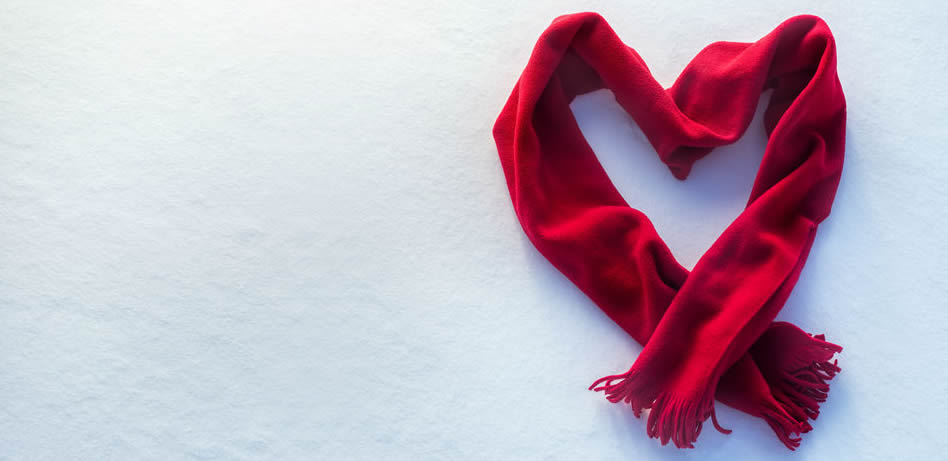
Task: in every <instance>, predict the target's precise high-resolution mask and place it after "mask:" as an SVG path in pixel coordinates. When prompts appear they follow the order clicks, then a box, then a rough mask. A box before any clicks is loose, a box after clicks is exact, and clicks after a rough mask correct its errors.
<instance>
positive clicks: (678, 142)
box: [493, 13, 846, 449]
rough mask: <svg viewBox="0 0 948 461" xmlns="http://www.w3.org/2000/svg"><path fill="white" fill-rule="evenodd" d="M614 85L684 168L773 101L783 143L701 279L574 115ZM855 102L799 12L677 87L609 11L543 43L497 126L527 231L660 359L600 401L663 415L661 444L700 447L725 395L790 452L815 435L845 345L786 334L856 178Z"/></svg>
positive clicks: (708, 55) (769, 117)
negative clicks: (843, 182) (634, 204)
mask: <svg viewBox="0 0 948 461" xmlns="http://www.w3.org/2000/svg"><path fill="white" fill-rule="evenodd" d="M603 88H607V89H610V90H611V91H612V92H613V94H614V95H615V98H616V100H617V101H618V103H619V104H620V105H621V106H622V107H623V108H624V109H625V110H626V111H627V112H628V113H629V114H630V115H631V116H632V118H633V119H634V120H635V122H636V123H637V124H638V125H639V127H640V128H641V129H642V131H643V132H644V133H645V135H646V137H647V138H648V140H649V142H650V143H651V144H652V146H653V147H654V149H655V151H656V153H657V154H658V156H659V157H660V158H661V160H662V161H663V162H664V163H665V164H666V165H667V166H668V168H669V169H670V171H671V173H672V174H673V175H674V176H675V177H676V178H678V179H681V180H684V179H685V178H686V177H687V176H688V174H689V172H690V170H691V167H692V165H693V164H694V162H695V161H697V160H698V159H700V158H702V157H704V156H705V155H707V154H708V153H709V152H711V150H712V149H714V148H715V147H717V146H721V145H725V144H730V143H733V142H734V141H736V140H737V139H738V138H739V137H740V136H741V135H742V134H743V133H744V131H745V130H746V129H747V126H748V125H749V123H750V121H751V118H752V117H753V115H754V112H755V109H756V107H757V102H758V99H759V97H760V94H761V93H762V92H763V91H764V90H767V89H772V90H773V92H772V95H771V98H770V102H769V105H768V106H767V109H766V112H765V115H764V128H765V129H766V132H767V134H768V136H769V138H768V143H767V147H766V151H765V152H764V156H763V159H762V162H761V165H760V170H759V171H758V173H757V176H756V178H755V182H754V186H753V189H752V191H751V194H750V198H749V199H748V202H747V206H746V208H745V209H744V211H743V212H742V213H741V215H740V216H738V218H737V219H736V220H735V221H734V222H733V223H732V224H731V225H730V226H729V227H728V228H727V229H726V230H725V231H724V232H723V233H722V234H721V236H720V237H719V238H718V239H717V240H716V241H715V242H714V244H713V245H712V246H711V248H710V249H709V250H708V251H707V253H705V254H704V255H703V256H702V257H701V258H700V260H699V261H698V263H697V264H696V265H695V267H694V269H693V270H692V271H691V272H689V271H688V270H687V269H685V268H684V267H682V266H681V265H680V264H679V263H678V262H677V261H676V260H675V258H674V256H672V253H671V251H670V250H669V248H668V247H667V245H666V244H665V243H664V242H663V241H662V239H661V238H660V237H659V236H658V234H657V232H656V231H655V228H654V227H653V225H652V223H651V222H650V221H649V219H648V218H647V217H646V216H645V215H644V214H643V213H641V212H640V211H638V210H635V209H633V208H631V207H630V206H629V205H628V204H627V203H626V201H625V200H624V199H623V198H622V197H621V196H620V195H619V193H618V191H617V190H616V189H615V187H614V186H613V184H612V182H611V181H610V180H609V177H608V176H607V175H606V172H605V171H604V170H603V168H602V166H601V165H600V164H599V161H598V160H597V159H596V156H595V154H594V153H593V151H592V149H591V148H590V147H589V145H588V144H587V143H586V140H585V138H584V137H583V134H582V132H581V131H580V129H579V127H578V125H577V123H576V120H575V119H574V118H573V114H572V112H571V110H570V108H569V104H570V102H571V101H572V100H573V99H574V98H575V97H576V96H578V95H580V94H584V93H588V92H591V91H595V90H599V89H603ZM845 123H846V103H845V100H844V97H843V92H842V88H841V87H840V83H839V79H838V78H837V75H836V52H835V42H834V40H833V36H832V34H831V33H830V30H829V28H828V27H827V26H826V24H825V23H824V22H823V21H822V20H821V19H819V18H817V17H814V16H798V17H794V18H791V19H789V20H787V21H785V22H784V23H782V24H781V25H779V26H778V27H777V28H776V29H775V30H774V31H773V32H771V33H770V34H768V35H766V36H765V37H763V38H761V39H760V40H759V41H757V42H755V43H735V42H717V43H713V44H711V45H709V46H708V47H706V48H705V49H704V50H702V51H701V52H700V53H699V54H698V55H697V56H696V57H695V58H694V59H693V60H692V61H691V63H690V64H689V65H688V66H687V67H686V68H685V69H684V71H683V72H682V74H681V75H680V76H679V78H678V79H677V81H676V82H675V83H674V85H672V86H671V87H670V88H668V89H665V88H663V87H662V86H661V85H660V84H659V83H658V82H656V81H655V79H654V78H653V77H652V75H651V74H650V72H649V70H648V68H647V67H646V65H645V63H644V61H643V60H642V59H641V58H640V57H639V55H638V54H637V53H636V52H635V51H634V50H632V49H631V48H629V47H628V46H626V45H625V44H623V43H622V41H620V40H619V38H618V37H617V36H616V34H615V32H614V31H613V30H612V29H611V28H610V27H609V25H608V24H607V23H606V21H605V20H604V19H603V18H602V17H601V16H599V15H598V14H595V13H579V14H572V15H566V16H561V17H559V18H557V19H556V20H554V21H553V23H552V25H551V26H550V27H549V28H548V29H547V30H546V31H545V32H544V33H543V34H542V36H541V37H540V39H539V41H538V43H537V44H536V47H535V49H534V51H533V54H532V56H531V57H530V60H529V63H528V64H527V66H526V68H525V70H524V71H523V74H522V75H521V77H520V79H519V81H518V82H517V84H516V86H515V87H514V89H513V92H512V94H511V95H510V98H509V99H508V101H507V103H506V105H505V106H504V108H503V110H502V112H501V113H500V116H499V117H498V119H497V122H496V124H495V126H494V131H493V134H494V138H495V141H496V143H497V149H498V152H499V154H500V159H501V163H502V165H503V169H504V174H505V177H506V180H507V185H508V187H509V189H510V195H511V199H512V201H513V205H514V209H515V211H516V214H517V217H518V218H519V220H520V222H521V224H522V226H523V229H524V232H525V233H526V235H527V236H528V238H529V239H530V240H531V242H532V243H533V244H534V245H535V246H536V248H537V249H538V250H539V251H540V253H542V254H543V255H544V256H545V257H546V258H547V259H548V260H549V261H550V262H551V263H552V264H553V265H554V266H555V267H556V268H557V269H558V270H560V271H561V272H562V273H563V274H564V275H566V277H567V278H569V279H570V280H571V281H572V282H573V283H575V284H576V285H577V286H578V287H579V288H580V289H581V290H582V291H583V292H584V293H585V294H586V295H587V296H589V297H590V298H591V299H592V300H593V301H594V302H595V303H596V304H597V305H598V306H599V307H600V308H601V309H602V310H603V311H604V312H605V313H606V315H608V316H609V317H610V318H611V319H612V320H614V321H615V322H616V323H617V324H618V325H619V326H621V327H622V328H623V329H624V330H625V331H626V332H628V333H629V334H630V335H631V336H632V337H633V338H635V339H636V340H637V341H638V342H639V343H641V344H643V345H644V348H643V350H642V352H641V354H639V356H638V357H637V359H636V360H635V362H634V364H633V365H632V367H631V368H630V369H629V370H628V371H627V372H625V373H622V374H617V375H613V376H607V377H605V378H602V379H600V380H597V381H596V382H595V383H593V385H592V386H591V387H590V389H592V390H595V391H602V392H604V393H605V395H606V398H607V399H608V400H610V401H612V402H624V403H626V404H629V405H630V406H631V407H632V410H633V411H634V412H635V414H636V416H639V415H640V413H641V411H642V410H643V409H650V412H649V415H648V419H647V423H646V430H647V432H648V435H649V436H650V437H655V438H659V439H660V440H661V443H662V444H663V445H664V444H666V443H668V442H669V441H671V442H673V443H674V444H675V445H676V446H677V447H679V448H686V447H687V448H691V447H693V446H694V445H693V444H694V442H695V440H696V439H697V437H698V435H699V434H700V432H701V427H702V424H703V422H704V421H706V420H707V419H708V418H709V417H710V418H711V419H712V423H713V424H714V426H715V427H716V428H717V429H718V430H720V431H722V432H725V433H726V432H729V431H727V430H726V429H723V428H721V427H720V425H719V424H718V422H717V420H716V418H715V415H714V400H715V399H718V400H720V401H721V402H723V403H725V404H727V405H729V406H731V407H734V408H736V409H738V410H740V411H743V412H745V413H748V414H750V415H753V416H757V417H760V418H762V419H764V420H765V421H766V422H767V424H768V425H769V426H770V427H771V428H772V429H773V431H774V432H775V433H776V434H777V437H778V438H779V439H780V441H781V442H783V443H784V444H785V445H786V446H787V447H788V448H790V449H793V448H795V447H797V446H798V445H799V443H800V437H799V435H800V434H802V433H805V432H808V431H809V430H811V429H812V427H811V426H810V424H809V420H811V419H816V417H817V416H818V415H819V404H820V403H821V402H823V401H825V399H826V395H827V392H828V390H829V385H828V384H827V383H828V381H829V380H830V379H832V378H833V377H834V376H835V374H836V373H837V372H838V371H839V368H838V367H837V366H836V362H835V361H831V360H832V359H833V356H834V354H835V353H837V352H840V351H841V350H842V348H840V347H839V346H837V345H835V344H831V343H829V342H826V341H825V338H824V337H823V336H822V335H818V336H811V335H809V334H807V333H805V332H804V331H802V330H800V329H799V328H797V327H795V326H793V325H791V324H789V323H785V322H774V318H775V316H776V315H777V312H778V311H779V310H780V309H781V308H782V307H783V305H784V303H785V302H786V300H787V297H788V296H789V294H790V291H791V290H792V289H793V286H794V285H795V284H796V281H797V278H798V277H799V276H800V271H801V270H802V269H803V265H804V262H805V261H806V258H807V255H808V253H809V251H810V247H811V245H812V244H813V238H814V236H815V233H816V229H817V225H818V224H819V223H820V222H821V221H823V220H824V219H825V218H826V217H827V215H828V214H829V212H830V208H831V205H832V202H833V197H834V195H835V193H836V189H837V186H838V184H839V179H840V173H841V171H842V166H843V150H844V137H845Z"/></svg>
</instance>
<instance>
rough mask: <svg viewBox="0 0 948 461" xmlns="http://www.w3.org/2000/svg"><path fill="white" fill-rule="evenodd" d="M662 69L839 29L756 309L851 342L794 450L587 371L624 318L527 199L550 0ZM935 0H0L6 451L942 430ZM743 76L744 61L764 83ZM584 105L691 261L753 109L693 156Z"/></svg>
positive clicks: (946, 327)
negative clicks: (809, 232) (528, 92)
mask: <svg viewBox="0 0 948 461" xmlns="http://www.w3.org/2000/svg"><path fill="white" fill-rule="evenodd" d="M578 11H597V12H599V13H601V14H603V15H604V16H605V17H606V19H607V20H608V21H609V22H610V23H611V25H612V26H613V27H614V28H615V29H616V31H617V32H618V33H619V35H620V36H621V37H622V39H623V40H624V41H625V42H626V43H628V44H629V45H630V46H632V47H634V48H635V49H636V50H637V51H638V52H639V53H640V54H641V55H642V56H643V58H644V59H645V60H646V62H647V63H648V65H649V66H650V68H651V69H652V71H653V73H654V74H655V76H656V78H657V79H658V80H659V81H660V82H662V83H663V84H664V85H666V86H667V85H670V84H671V83H672V82H673V81H674V79H675V77H676V76H677V75H678V73H679V72H680V70H681V69H682V68H683V67H684V66H685V64H687V62H688V61H689V60H690V59H691V58H692V57H693V56H694V55H695V54H696V53H697V52H698V51H699V50H700V49H701V48H703V47H704V46H705V45H707V44H708V43H710V42H713V41H718V40H729V41H754V40H757V39H758V38H760V37H761V36H763V35H764V34H766V33H768V32H769V31H770V30H772V29H773V27H775V26H776V25H777V24H779V23H780V22H781V21H783V20H785V19H787V18H789V17H790V16H793V15H795V14H801V13H812V14H817V15H820V16H822V17H823V18H824V19H825V20H826V21H827V22H828V24H829V25H830V27H831V28H832V30H833V32H834V34H835V35H836V40H837V45H838V54H839V75H840V78H841V80H842V84H843V88H844V90H845V93H846V97H847V100H848V104H849V120H848V130H847V149H846V156H847V160H846V166H845V170H844V173H843V178H842V182H841V184H840V187H839V192H838V195H837V198H836V202H835V205H834V208H833V213H832V215H831V216H830V218H829V219H828V220H827V221H826V222H825V223H824V224H823V225H822V226H821V228H820V231H819V234H818V236H817V240H816V243H815V245H814V247H813V251H812V253H811V255H810V258H809V261H808V264H807V266H806V268H805V269H804V271H803V274H802V277H801V278H800V281H799V284H798V285H797V287H796V289H795V291H794V292H793V295H792V296H791V297H790V300H789V301H788V303H787V305H786V307H785V308H784V310H783V312H781V314H780V316H779V318H781V319H784V320H789V321H793V322H795V323H797V324H798V325H800V326H801V327H802V328H804V329H806V330H808V331H811V332H814V333H825V334H826V335H827V338H828V339H829V340H831V341H833V342H837V343H839V344H841V345H843V346H844V348H845V350H844V352H843V353H842V354H841V356H840V365H841V367H842V369H843V372H842V373H841V374H840V375H839V376H838V377H837V378H836V379H835V380H834V381H833V382H832V391H831V393H830V398H829V400H828V401H827V402H826V403H825V404H824V405H823V411H822V415H821V416H820V418H819V419H818V420H817V421H816V422H815V424H814V426H815V430H814V431H813V432H812V433H810V434H807V435H805V436H804V440H803V444H802V446H801V447H800V449H799V450H798V451H797V452H790V451H788V450H786V449H785V448H784V447H783V445H781V444H780V443H779V442H778V441H777V439H776V437H774V435H773V434H772V432H771V430H770V429H769V428H768V427H767V426H766V424H764V422H763V421H762V420H760V419H757V418H752V417H750V416H747V415H744V414H742V413H739V412H737V411H735V410H732V409H730V408H727V407H725V406H724V405H721V404H718V406H717V411H718V417H719V419H720V421H721V423H722V424H723V425H724V426H726V427H729V428H731V429H733V430H734V432H733V433H732V434H731V435H728V436H725V435H722V434H719V433H717V432H715V431H714V430H713V429H711V427H710V425H709V426H708V427H706V428H705V430H704V431H703V433H702V435H701V437H700V439H699V440H698V443H697V448H696V449H694V450H677V449H675V448H674V447H673V446H665V447H663V446H661V445H660V444H659V443H658V442H657V441H656V440H654V439H649V438H648V437H647V436H646V434H645V427H644V426H645V423H644V421H643V420H641V419H636V418H635V417H634V416H632V414H631V412H630V411H629V409H628V407H624V406H622V405H613V404H610V403H608V402H607V401H606V400H605V399H603V397H602V395H601V394H596V393H592V392H589V391H587V390H586V386H588V385H589V384H590V383H591V382H592V381H593V380H594V379H596V378H598V377H600V376H602V375H605V374H612V373H616V372H621V371H624V370H625V369H627V368H628V366H629V365H630V364H631V363H632V361H633V360H634V359H635V356H636V354H637V353H638V352H639V351H640V350H641V347H640V346H639V345H638V344H636V343H635V342H634V341H633V340H632V339H631V338H629V337H628V336H627V335H626V334H624V333H623V332H622V331H621V330H620V329H619V328H618V327H616V326H615V325H614V324H613V323H612V322H611V321H609V320H608V319H607V318H606V317H605V316H604V315H603V314H602V313H601V312H600V311H599V310H598V309H597V308H596V307H595V306H594V305H593V303H592V302H591V301H590V300H588V299H587V298H586V297H585V296H584V295H583V294H582V293H580V292H579V290H578V289H576V288H575V287H574V286H573V285H572V284H571V283H570V282H569V281H568V280H566V279H565V278H564V277H563V276H562V275H560V274H559V273H558V272H557V271H556V270H555V269H554V268H553V267H552V266H551V265H550V264H549V263H547V262H546V260H545V259H543V258H542V256H540V255H539V254H538V253H537V251H536V250H535V249H534V248H533V247H532V245H531V244H530V243H529V242H528V241H527V239H526V237H525V236H524V235H523V232H522V231H521V229H520V226H519V224H518V222H517V220H516V217H515V215H514V213H513V210H512V207H511V203H510V198H509V195H508V192H507V188H506V185H505V182H504V178H503V174H502V171H501V167H500V163H499V161H498V158H497V152H496V148H495V146H494V141H493V139H492V137H491V128H492V125H493V123H494V120H495V118H496V116H497V114H498V113H499V111H500V109H501V107H502V105H503V103H504V102H505V100H506V98H507V96H508V95H509V93H510V91H511V89H512V87H513V85H514V83H515V82H516V80H517V78H518V76H519V74H520V72H521V71H522V69H523V67H524V65H525V64H526V62H527V59H528V57H529V55H530V52H531V50H532V48H533V46H534V44H535V42H536V39H537V38H538V36H539V35H540V33H541V32H542V31H543V30H544V29H545V28H546V26H547V25H548V24H549V23H550V22H551V21H552V20H553V18H554V17H556V16H558V15H561V14H564V13H571V12H578ZM946 24H948V8H945V7H944V5H942V4H941V3H940V2H921V1H901V2H889V1H872V2H870V1H860V2H848V1H843V2H822V1H805V2H785V1H774V0H767V1H761V0H756V1H746V0H743V1H735V2H719V1H700V2H642V1H626V2H606V1H582V2H576V1H565V0H551V1H543V2H512V1H509V0H506V1H499V0H479V1H473V2H449V1H441V2H437V1H430V0H425V1H392V2H351V1H333V2H330V1H328V0H315V1H312V0H310V1H302V0H300V1H291V0H270V1H253V2H252V1H225V0H202V1H182V0H162V1H125V2H117V1H97V0H74V1H58V0H50V1H36V0H4V1H3V2H2V4H0V459H3V460H232V459H233V460H242V459H255V460H256V459H274V460H297V459H299V460H304V459H306V460H312V459H326V460H336V459H338V460H350V459H351V460H363V459H393V460H401V459H404V460H416V459H438V460H441V459H472V460H497V459H511V460H520V459H531V460H532V459H565V460H580V459H582V460H586V459H591V460H598V459H637V460H645V459H694V460H698V459H700V460H715V459H720V460H732V459H749V460H756V459H796V460H822V459H839V460H845V459H852V460H871V459H884V460H889V459H944V456H945V453H946V450H948V443H946V437H945V435H944V430H945V428H946V427H948V423H946V419H945V415H946V414H948V400H946V399H948V397H946V394H948V385H946V382H948V371H946V369H948V359H946V352H948V351H946V340H945V337H946V336H948V301H946V300H948V290H946V283H948V271H946V264H945V261H946V258H948V244H946V242H945V240H946V235H948V232H946V230H945V228H946V225H948V157H946V152H945V149H946V145H948V77H946V75H948V53H946V51H945V50H946V49H948V36H946V35H945V33H944V27H945V26H946ZM765 102H766V95H764V97H763V98H762V103H765ZM572 107H573V110H574V112H575V113H576V116H577V118H578V120H579V122H580V125H581V127H582V129H583V131H584V133H585V134H586V136H587V137H588V140H589V142H590V144H591V145H592V146H593V147H594V149H595V150H596V152H597V154H598V155H599V158H600V159H601V161H602V162H603V164H604V165H605V167H606V169H607V171H608V172H609V174H610V176H611V178H612V179H613V180H614V182H615V183H616V185H617V187H618V188H619V189H620V191H621V193H622V194H623V196H624V197H626V198H627V200H628V201H629V202H630V204H632V206H634V207H637V208H639V209H641V210H643V211H644V212H645V213H647V214H648V216H649V217H651V219H652V220H653V222H654V223H655V226H656V228H657V229H658V231H659V232H660V234H661V235H662V236H663V238H665V240H666V241H667V242H668V243H669V246H670V247H671V248H672V250H673V251H674V253H675V255H676V257H678V258H679V259H680V261H682V263H683V264H685V265H686V266H688V267H692V266H693V265H694V263H695V262H696V261H697V260H698V258H699V257H700V256H701V254H702V253H704V251H705V250H706V249H707V248H708V247H709V246H710V245H711V243H712V242H713V241H714V239H715V238H717V236H718V235H719V234H720V232H721V231H722V230H723V229H724V228H725V227H726V226H727V225H728V224H729V223H730V222H731V221H732V220H733V219H734V217H736V216H737V215H738V214H739V213H740V211H741V209H742V207H743V205H744V203H745V201H746V198H747V195H748V194H749V192H750V188H751V184H752V181H753V177H754V174H755V171H756V169H757V166H758V165H759V162H760V156H761V153H762V151H763V147H764V144H765V138H764V133H763V129H762V127H761V124H760V120H759V113H758V119H757V120H755V122H754V124H753V125H752V126H751V128H750V129H749V131H748V133H747V135H746V136H745V137H744V138H743V139H742V140H741V141H739V142H738V143H736V144H735V145H733V146H729V147H725V148H721V149H718V150H717V151H716V152H715V153H713V154H712V155H711V156H709V157H707V158H706V159H704V160H702V161H700V162H698V164H697V165H696V167H695V170H694V172H693V173H692V176H691V177H690V178H689V179H688V180H687V181H685V182H680V181H677V180H675V179H674V178H673V177H672V176H671V174H670V173H669V172H668V171H667V170H666V169H665V168H664V167H663V166H662V164H661V163H660V162H659V161H658V159H657V157H656V156H655V155H654V152H653V151H652V149H651V147H650V146H649V145H648V143H647V142H646V140H645V139H644V137H643V136H642V133H641V131H639V129H638V128H637V127H636V126H635V124H634V123H633V122H631V121H630V119H629V118H628V117H627V116H626V115H625V114H624V113H623V112H622V111H621V109H620V108H619V107H618V106H617V105H616V103H615V101H614V99H613V97H612V95H611V94H610V93H609V92H608V91H600V92H596V93H593V94H589V95H586V96H583V97H581V98H579V99H578V100H577V101H575V102H574V103H573V106H572Z"/></svg>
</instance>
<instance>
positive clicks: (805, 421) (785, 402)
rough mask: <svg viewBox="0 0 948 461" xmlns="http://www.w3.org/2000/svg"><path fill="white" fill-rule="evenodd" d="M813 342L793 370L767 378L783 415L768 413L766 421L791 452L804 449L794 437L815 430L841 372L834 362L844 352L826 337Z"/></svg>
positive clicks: (786, 369)
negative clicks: (831, 384) (837, 354)
mask: <svg viewBox="0 0 948 461" xmlns="http://www.w3.org/2000/svg"><path fill="white" fill-rule="evenodd" d="M809 339H810V341H809V342H808V344H807V346H806V347H804V348H802V349H799V350H798V351H797V355H796V357H794V360H793V361H792V368H784V369H782V370H780V371H779V372H778V376H768V377H767V379H768V382H769V383H770V390H771V393H772V394H773V396H774V398H775V399H776V400H777V403H779V404H780V406H781V407H782V408H781V410H783V411H782V412H780V413H778V412H774V411H772V410H765V411H764V412H763V414H762V417H763V418H764V420H766V421H767V424H769V425H770V427H771V428H772V429H773V430H774V432H775V433H776V434H777V438H779V439H780V441H781V442H783V443H784V445H786V446H787V448H789V449H791V450H793V449H795V448H796V447H798V446H799V445H800V438H799V437H792V434H798V435H799V434H805V433H807V432H810V431H811V430H812V429H813V426H811V425H810V423H809V420H816V418H817V417H818V416H819V415H820V403H823V402H825V401H826V398H827V397H828V395H829V389H830V386H829V381H830V380H832V379H833V378H834V377H835V376H836V375H837V374H838V373H839V372H840V371H841V370H840V368H839V365H838V361H837V360H833V361H832V362H831V361H830V359H832V358H833V356H834V355H835V354H836V353H838V352H841V351H842V350H843V348H842V347H840V346H838V345H836V344H833V343H829V342H827V341H826V338H825V337H824V336H823V335H816V336H811V337H810V338H809ZM788 417H789V418H791V419H792V420H793V422H792V423H791V422H789V421H788V419H787V418H788Z"/></svg>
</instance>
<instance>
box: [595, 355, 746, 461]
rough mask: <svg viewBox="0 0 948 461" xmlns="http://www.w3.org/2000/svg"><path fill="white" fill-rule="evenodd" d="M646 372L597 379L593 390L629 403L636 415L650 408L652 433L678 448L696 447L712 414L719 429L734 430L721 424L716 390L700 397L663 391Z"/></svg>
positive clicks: (665, 442)
mask: <svg viewBox="0 0 948 461" xmlns="http://www.w3.org/2000/svg"><path fill="white" fill-rule="evenodd" d="M643 375H644V374H643V373H639V372H638V371H637V370H635V367H632V369H630V370H629V371H628V372H626V373H623V374H619V375H612V376H606V377H603V378H600V379H598V380H596V382H594V383H593V384H592V385H591V386H589V390H591V391H595V392H599V391H602V392H603V393H604V394H605V395H606V399H607V400H609V401H610V402H612V403H619V402H624V403H626V404H629V405H630V406H631V407H632V411H633V413H635V416H636V417H640V416H641V414H642V410H645V409H649V415H648V421H647V422H646V429H647V432H648V436H649V437H652V438H656V439H659V440H661V443H662V445H667V444H668V442H669V441H671V442H672V443H674V444H675V446H676V447H678V448H694V442H695V441H696V440H697V439H698V436H699V435H700V434H701V427H702V425H703V423H704V421H706V420H707V419H708V418H709V417H710V418H711V423H712V424H713V425H714V428H715V429H717V430H718V431H719V432H721V433H722V434H730V433H731V431H730V430H729V429H725V428H723V427H721V425H720V424H719V423H718V419H717V416H716V415H715V413H714V392H713V389H710V388H709V389H707V390H705V391H704V393H703V395H699V396H697V397H691V396H689V397H683V396H680V395H677V394H675V393H673V392H668V391H661V390H659V387H658V385H657V383H654V382H652V381H651V380H648V379H646V377H645V376H643Z"/></svg>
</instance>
